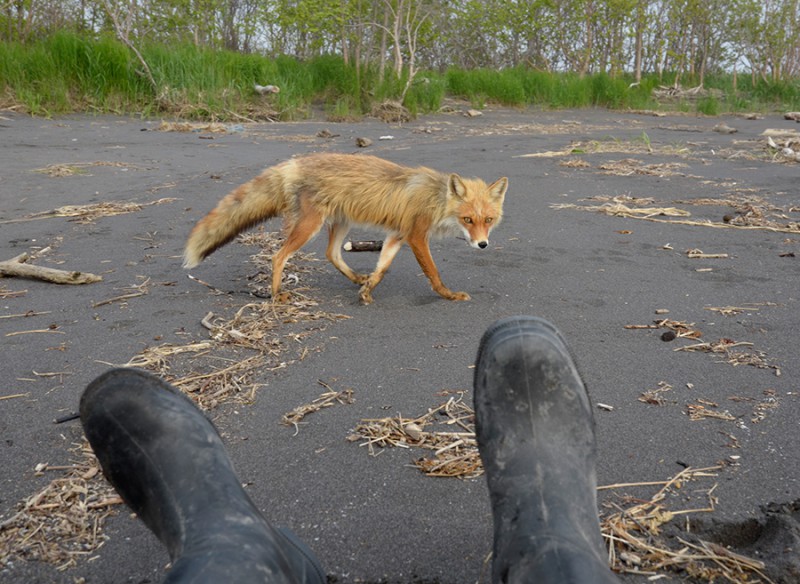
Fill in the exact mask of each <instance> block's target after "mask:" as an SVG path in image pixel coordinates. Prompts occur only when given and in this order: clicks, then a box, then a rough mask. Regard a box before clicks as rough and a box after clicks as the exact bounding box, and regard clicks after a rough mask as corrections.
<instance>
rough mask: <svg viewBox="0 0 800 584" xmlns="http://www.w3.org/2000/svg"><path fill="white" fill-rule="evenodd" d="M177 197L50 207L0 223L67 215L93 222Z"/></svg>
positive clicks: (161, 203) (72, 219) (167, 201)
mask: <svg viewBox="0 0 800 584" xmlns="http://www.w3.org/2000/svg"><path fill="white" fill-rule="evenodd" d="M176 200H177V199H174V198H163V199H158V200H157V201H152V202H150V203H129V202H125V201H106V202H103V203H93V204H91V205H65V206H63V207H58V208H57V209H52V210H50V211H43V212H41V213H34V214H33V215H27V216H26V217H22V218H19V219H9V220H7V221H2V222H0V223H18V222H22V221H34V220H36V219H48V218H50V217H68V218H69V219H70V220H71V221H76V222H78V223H83V224H86V223H94V222H95V221H97V219H99V218H100V217H110V216H112V215H123V214H125V213H135V212H137V211H141V210H142V209H143V208H145V207H150V206H151V205H164V204H166V203H172V202H174V201H176Z"/></svg>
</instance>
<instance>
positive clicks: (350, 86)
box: [0, 32, 800, 121]
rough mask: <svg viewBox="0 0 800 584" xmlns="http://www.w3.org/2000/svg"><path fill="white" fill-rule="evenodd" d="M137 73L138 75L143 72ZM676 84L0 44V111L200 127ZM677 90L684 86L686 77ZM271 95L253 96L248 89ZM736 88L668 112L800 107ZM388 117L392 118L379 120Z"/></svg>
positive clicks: (622, 101)
mask: <svg viewBox="0 0 800 584" xmlns="http://www.w3.org/2000/svg"><path fill="white" fill-rule="evenodd" d="M145 64H147V68H146V69H145ZM675 81H676V75H675V74H674V73H670V74H669V75H666V76H665V77H662V76H659V75H656V74H648V75H644V76H643V77H642V79H641V81H640V82H638V83H637V82H635V81H634V78H633V76H632V75H631V74H629V73H626V74H624V75H617V76H611V75H609V74H607V73H592V74H585V75H581V74H578V73H548V72H545V71H539V70H535V69H532V68H530V67H526V66H524V65H518V66H516V67H506V68H502V69H492V68H480V69H463V68H460V67H449V68H448V69H447V70H446V71H445V72H444V73H439V72H438V71H435V70H422V71H420V72H419V75H417V76H416V77H415V78H414V79H413V80H412V79H411V78H410V77H409V75H408V72H407V71H406V72H405V73H404V74H403V75H401V76H399V77H398V76H396V75H395V74H394V73H393V72H391V71H390V72H384V74H382V73H381V71H380V69H379V67H378V66H377V65H375V64H369V65H362V66H356V65H355V64H354V63H353V62H352V61H350V62H345V60H344V58H343V57H342V56H341V55H320V56H316V57H310V58H308V59H305V60H300V59H297V58H294V57H289V56H285V55H283V56H278V57H276V58H269V57H264V56H261V55H257V54H252V53H251V54H244V53H241V52H234V51H228V50H225V49H211V48H208V47H203V46H198V45H196V44H194V43H189V42H183V43H174V42H173V43H170V44H164V43H156V42H142V43H139V44H138V48H136V49H135V50H133V49H132V48H131V46H129V45H126V44H125V43H123V42H121V41H119V40H117V39H115V38H114V37H113V36H111V35H101V36H100V38H97V39H95V38H93V35H86V34H76V33H70V32H59V33H56V34H54V35H52V36H49V37H45V38H42V39H41V40H38V41H29V42H26V43H20V42H0V109H3V108H13V109H16V110H18V111H24V112H28V113H32V114H35V115H53V114H60V113H66V112H76V111H89V112H111V113H118V114H130V113H140V114H142V115H145V116H164V115H167V116H177V117H184V118H195V119H203V120H209V119H212V120H244V119H250V120H259V119H282V120H291V119H299V118H305V117H309V116H311V115H316V112H317V111H318V110H319V108H323V109H324V113H325V114H326V115H327V117H328V118H329V119H331V120H333V121H336V120H350V119H357V118H359V117H360V116H362V115H364V114H365V113H374V111H375V109H376V108H381V107H384V106H389V105H391V104H392V103H394V104H396V103H397V102H402V105H403V106H404V108H402V109H404V110H405V112H404V113H403V114H402V115H411V116H414V115H416V114H420V113H426V112H432V111H437V110H439V109H440V108H441V107H442V106H443V105H446V103H447V102H446V99H447V98H448V97H456V98H461V99H466V100H468V101H469V102H471V106H472V107H474V108H481V107H483V106H484V105H486V104H487V103H489V102H491V103H498V104H502V105H505V106H512V107H527V106H531V105H534V106H537V107H546V108H582V107H594V106H600V107H608V108H615V109H659V108H661V107H662V105H664V104H660V103H658V102H657V100H656V96H655V94H656V92H655V91H654V90H655V89H658V87H659V85H661V84H662V83H668V84H670V85H673V84H674V82H675ZM688 81H691V82H694V81H695V80H693V79H688ZM265 83H270V84H274V85H276V86H278V87H279V88H280V91H279V92H278V93H266V94H265V95H262V94H260V93H259V92H258V91H256V89H255V86H256V85H257V84H265ZM745 85H746V87H744V88H741V87H740V88H738V89H737V87H736V85H735V78H734V77H733V76H732V75H730V74H725V75H714V76H710V77H708V79H707V83H706V87H707V89H705V90H703V91H701V92H695V91H694V90H693V91H692V92H689V93H690V97H689V98H681V97H679V98H678V99H677V100H671V101H670V103H669V104H667V107H668V109H673V110H674V109H677V110H681V111H687V112H699V113H703V114H709V115H715V114H719V113H723V112H744V111H747V112H749V111H771V110H775V109H791V110H797V109H800V86H798V84H797V83H794V82H772V81H763V80H758V81H757V83H756V84H755V85H754V86H751V85H750V84H749V83H748V84H745ZM389 113H390V114H391V111H390V112H389Z"/></svg>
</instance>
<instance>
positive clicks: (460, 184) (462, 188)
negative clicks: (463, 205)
mask: <svg viewBox="0 0 800 584" xmlns="http://www.w3.org/2000/svg"><path fill="white" fill-rule="evenodd" d="M447 190H448V192H449V193H450V194H452V195H454V196H455V197H456V198H459V199H463V198H464V197H466V196H467V186H466V185H465V184H464V181H463V180H461V177H460V176H458V175H457V174H455V173H453V174H451V175H450V180H449V181H447Z"/></svg>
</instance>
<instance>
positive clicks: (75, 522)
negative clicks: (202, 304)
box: [0, 207, 348, 569]
mask: <svg viewBox="0 0 800 584" xmlns="http://www.w3.org/2000/svg"><path fill="white" fill-rule="evenodd" d="M103 210H104V211H108V210H110V209H109V208H107V207H103ZM112 210H114V211H115V212H116V211H119V209H117V208H113V209H112ZM131 210H135V209H131ZM75 211H76V213H78V212H79V214H78V215H77V216H80V217H87V212H88V210H87V209H83V208H80V209H76V210H75ZM62 212H63V211H62ZM93 212H95V211H93ZM125 212H129V211H125ZM51 216H52V215H51ZM94 216H96V215H94ZM243 239H244V240H245V241H244V243H246V244H249V245H260V246H261V247H262V248H265V250H266V251H264V250H262V251H261V252H259V254H256V255H255V256H253V261H254V263H255V264H256V267H257V268H258V269H259V270H262V269H265V267H264V266H265V264H266V263H268V259H267V258H266V255H268V254H269V253H270V250H274V249H275V248H276V246H277V245H279V243H280V240H279V238H277V237H276V236H275V235H274V234H271V233H266V234H265V233H261V234H258V233H256V234H249V235H248V236H247V237H246V238H243ZM293 262H294V263H293V264H292V267H291V268H290V270H291V271H292V272H293V274H290V275H292V276H293V277H294V279H295V280H296V283H300V279H301V278H302V277H305V275H306V274H308V273H310V272H311V271H313V268H311V267H308V266H307V264H308V263H309V262H313V258H312V257H310V256H307V255H303V254H298V255H297V256H295V258H294V259H293ZM254 280H255V281H256V283H255V284H254V286H258V278H254ZM148 284H149V281H148V280H145V281H144V282H143V283H141V284H138V285H135V286H131V287H129V288H126V289H125V290H124V291H125V292H126V293H125V294H121V295H119V296H115V297H114V298H110V299H107V300H103V301H101V302H98V303H96V304H95V306H100V305H103V304H109V303H113V302H124V301H126V300H127V299H129V298H133V297H136V296H142V295H145V294H147V286H148ZM306 289H307V288H306ZM0 292H2V291H0ZM233 310H234V312H233V314H232V315H229V316H221V315H220V316H215V315H213V314H209V315H207V316H206V317H205V318H204V319H203V320H202V323H203V325H204V326H205V327H206V328H207V329H209V337H210V338H208V339H206V340H200V341H193V342H188V343H186V344H182V345H178V344H171V343H165V344H162V345H158V346H153V347H147V348H145V349H144V350H142V351H141V352H140V353H138V354H137V355H135V356H133V357H132V358H131V359H130V360H129V361H128V362H127V363H125V364H124V366H127V367H137V368H141V369H146V370H149V371H151V372H153V373H155V374H156V375H158V376H160V377H161V378H163V379H164V380H166V381H168V382H170V383H172V384H173V385H174V386H176V387H177V388H178V389H180V390H181V391H183V392H184V393H185V394H186V395H188V396H189V397H190V398H191V399H192V400H193V401H194V402H195V403H196V404H197V405H198V406H199V407H200V408H201V409H204V410H209V409H213V408H215V407H218V406H219V405H221V404H224V403H229V402H235V403H250V402H252V401H253V400H254V399H255V396H256V392H257V390H258V388H259V387H260V386H261V384H260V383H259V381H258V379H259V376H261V375H263V374H264V373H265V372H267V371H270V370H275V369H281V368H284V367H287V366H288V364H289V363H291V362H292V361H293V360H296V359H302V358H304V356H305V355H306V354H307V352H308V346H307V341H308V340H309V339H310V338H311V336H312V335H313V334H314V333H315V332H318V331H320V330H323V329H324V328H325V326H326V324H328V323H330V322H333V321H336V320H339V319H342V318H347V317H346V316H344V315H340V314H332V313H329V312H326V311H323V310H321V309H320V308H318V304H317V303H316V302H315V301H313V300H312V299H310V298H308V297H306V296H303V295H301V294H295V295H294V299H293V301H292V302H289V303H286V304H273V303H272V302H260V303H253V302H249V303H247V304H244V305H243V306H241V307H239V308H234V309H233ZM109 365H111V364H109ZM347 397H348V394H347V393H346V392H345V393H340V394H337V396H336V398H335V399H337V400H344V399H347ZM316 405H318V406H319V407H325V406H326V403H323V404H322V405H320V404H316ZM305 413H308V411H306V412H305ZM296 415H299V414H297V413H296ZM303 415H305V414H303ZM301 417H302V416H301ZM297 421H299V419H298V418H295V423H296V422H297ZM79 453H80V455H81V459H80V461H79V462H76V463H74V464H72V465H69V466H65V467H52V466H45V467H43V468H42V469H41V470H48V471H61V472H62V476H60V477H58V478H55V479H54V480H52V481H51V482H50V483H49V484H48V485H47V486H45V487H44V488H43V489H42V490H40V491H39V492H38V493H36V494H35V495H33V496H31V497H29V498H28V499H27V500H25V501H23V502H20V503H19V504H18V511H17V512H16V513H15V514H14V515H13V516H12V517H10V518H8V519H6V520H5V521H3V522H2V523H0V550H2V551H0V566H2V565H5V564H7V563H9V562H12V561H14V559H17V558H21V559H29V560H39V561H44V562H48V563H52V564H55V565H57V566H58V567H59V569H66V568H68V567H70V566H73V565H75V563H76V560H77V559H78V558H81V557H90V556H91V555H92V554H94V553H95V552H96V550H97V549H98V548H99V547H100V546H102V545H103V542H104V537H103V535H102V528H103V523H104V520H105V518H106V517H107V516H108V515H109V513H110V507H111V506H112V505H115V504H118V503H120V500H119V498H118V497H116V495H114V492H113V490H112V489H111V487H110V486H109V485H108V484H107V483H106V482H105V481H104V480H103V479H102V477H101V473H100V472H99V467H98V466H97V462H96V460H95V458H94V456H93V454H92V453H91V450H90V448H89V446H88V444H86V443H84V444H83V445H81V447H80V450H79Z"/></svg>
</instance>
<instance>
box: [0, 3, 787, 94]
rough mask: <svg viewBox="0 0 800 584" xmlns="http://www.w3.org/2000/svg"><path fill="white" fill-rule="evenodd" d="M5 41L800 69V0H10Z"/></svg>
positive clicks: (676, 69)
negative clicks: (57, 37) (104, 38)
mask: <svg viewBox="0 0 800 584" xmlns="http://www.w3.org/2000/svg"><path fill="white" fill-rule="evenodd" d="M0 7H1V8H2V12H0V39H3V40H5V41H6V42H22V43H26V42H30V41H37V40H41V39H42V38H44V37H47V36H50V35H51V34H53V33H55V32H57V31H71V32H75V33H78V34H92V35H95V34H100V33H103V32H113V33H114V34H116V35H117V36H118V37H119V38H120V39H122V40H123V41H124V42H126V43H130V44H131V45H133V46H136V45H137V44H139V43H167V44H169V43H177V44H182V43H192V44H194V45H196V46H202V47H208V48H212V49H227V50H230V51H235V52H241V53H259V54H262V55H265V56H268V57H277V56H279V55H290V56H293V57H296V58H299V59H301V60H307V59H310V58H313V57H319V56H321V55H324V54H335V55H339V56H340V57H341V58H342V59H343V60H344V62H345V63H346V64H351V65H353V66H354V67H356V68H359V67H362V66H374V67H376V68H377V70H378V71H379V72H380V73H381V74H385V72H386V71H387V70H388V71H394V73H395V74H396V75H397V76H400V75H402V74H403V72H404V71H405V73H406V74H410V75H411V76H412V77H413V75H414V73H415V72H416V71H417V70H419V69H429V70H434V71H438V72H444V71H445V70H446V69H447V68H449V67H459V68H462V69H474V68H490V69H504V68H509V67H519V66H522V67H527V68H530V69H534V70H538V71H545V72H568V73H577V74H580V75H589V74H597V73H605V74H608V75H611V76H612V77H613V76H617V75H621V74H622V73H623V72H628V73H630V74H632V75H633V76H634V77H635V78H636V79H638V78H640V77H641V76H642V75H647V74H655V75H660V76H664V75H666V74H667V73H674V74H675V75H676V76H677V78H678V79H680V77H681V76H685V75H691V76H692V77H693V78H696V79H698V80H700V82H702V81H703V80H704V79H705V77H706V76H707V75H715V74H720V73H722V72H728V73H732V72H734V71H735V72H737V74H740V75H741V74H744V75H749V76H751V77H752V82H753V83H754V82H756V81H757V80H759V79H761V80H771V81H779V80H782V81H786V80H791V79H795V78H797V77H798V76H800V0H606V1H602V2H601V1H598V0H558V1H554V0H0Z"/></svg>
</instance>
